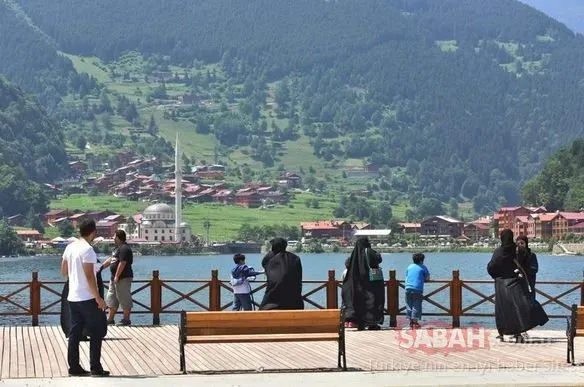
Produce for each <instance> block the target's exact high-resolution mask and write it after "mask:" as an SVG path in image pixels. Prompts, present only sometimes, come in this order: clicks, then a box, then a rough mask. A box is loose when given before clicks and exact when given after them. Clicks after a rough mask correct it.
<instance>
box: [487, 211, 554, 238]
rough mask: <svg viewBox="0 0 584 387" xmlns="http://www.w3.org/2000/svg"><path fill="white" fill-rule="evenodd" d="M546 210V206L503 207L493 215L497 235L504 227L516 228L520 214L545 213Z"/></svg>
mask: <svg viewBox="0 0 584 387" xmlns="http://www.w3.org/2000/svg"><path fill="white" fill-rule="evenodd" d="M546 212H547V210H546V209H545V207H524V206H518V207H503V208H501V209H499V211H497V212H496V213H495V214H494V216H493V226H494V229H495V235H499V234H500V233H501V231H503V230H504V229H510V230H514V228H515V223H516V219H517V217H518V216H530V215H532V214H543V213H546ZM523 220H525V219H523Z"/></svg>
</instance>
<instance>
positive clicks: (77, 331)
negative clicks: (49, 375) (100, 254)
mask: <svg viewBox="0 0 584 387" xmlns="http://www.w3.org/2000/svg"><path fill="white" fill-rule="evenodd" d="M79 233H80V235H81V238H79V239H78V240H77V241H75V242H72V243H71V244H69V245H68V246H67V248H66V249H65V252H64V253H63V261H62V262H61V273H62V274H63V276H66V277H69V294H68V296H67V301H68V302H69V308H70V314H71V330H70V331H69V343H68V348H67V359H68V362H69V375H70V376H89V375H91V376H109V371H105V370H104V369H103V367H102V366H101V344H102V341H103V338H104V337H105V335H106V333H107V324H106V317H105V308H106V306H105V302H104V300H103V298H101V296H100V294H99V291H98V288H97V279H96V277H95V266H96V264H97V255H96V254H95V251H94V250H93V247H92V246H91V242H93V240H94V239H95V234H96V225H95V221H93V220H85V221H83V222H81V223H80V225H79ZM85 327H87V330H88V332H89V337H90V340H89V363H90V370H91V372H88V371H86V370H84V369H83V367H81V364H80V363H79V342H80V341H81V337H82V335H83V329H84V328H85Z"/></svg>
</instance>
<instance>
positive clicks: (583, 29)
mask: <svg viewBox="0 0 584 387" xmlns="http://www.w3.org/2000/svg"><path fill="white" fill-rule="evenodd" d="M521 1H522V2H524V3H525V4H529V5H531V6H532V7H535V8H537V9H539V10H540V11H542V12H545V13H546V14H548V15H550V16H551V17H553V18H554V19H556V20H558V21H561V22H562V23H564V24H566V25H567V26H568V27H570V28H571V29H573V30H574V31H576V32H579V33H584V2H582V1H580V0H557V1H550V0H521Z"/></svg>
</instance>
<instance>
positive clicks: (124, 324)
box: [116, 319, 132, 327]
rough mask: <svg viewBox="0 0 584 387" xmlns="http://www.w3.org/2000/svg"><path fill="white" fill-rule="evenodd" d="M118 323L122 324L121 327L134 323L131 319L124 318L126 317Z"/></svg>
mask: <svg viewBox="0 0 584 387" xmlns="http://www.w3.org/2000/svg"><path fill="white" fill-rule="evenodd" d="M116 325H117V326H121V327H127V326H130V325H132V322H131V321H130V320H124V319H122V321H120V322H119V323H117V324H116Z"/></svg>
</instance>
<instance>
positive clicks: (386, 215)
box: [378, 202, 393, 225]
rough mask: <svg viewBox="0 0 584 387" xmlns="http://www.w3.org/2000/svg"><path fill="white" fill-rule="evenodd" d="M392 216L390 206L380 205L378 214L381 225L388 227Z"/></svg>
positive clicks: (386, 204)
mask: <svg viewBox="0 0 584 387" xmlns="http://www.w3.org/2000/svg"><path fill="white" fill-rule="evenodd" d="M392 216H393V212H392V210H391V206H390V205H389V204H388V203H385V202H384V203H382V204H381V206H380V207H379V212H378V217H379V222H380V223H381V224H383V225H388V224H389V222H391V218H392Z"/></svg>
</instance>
